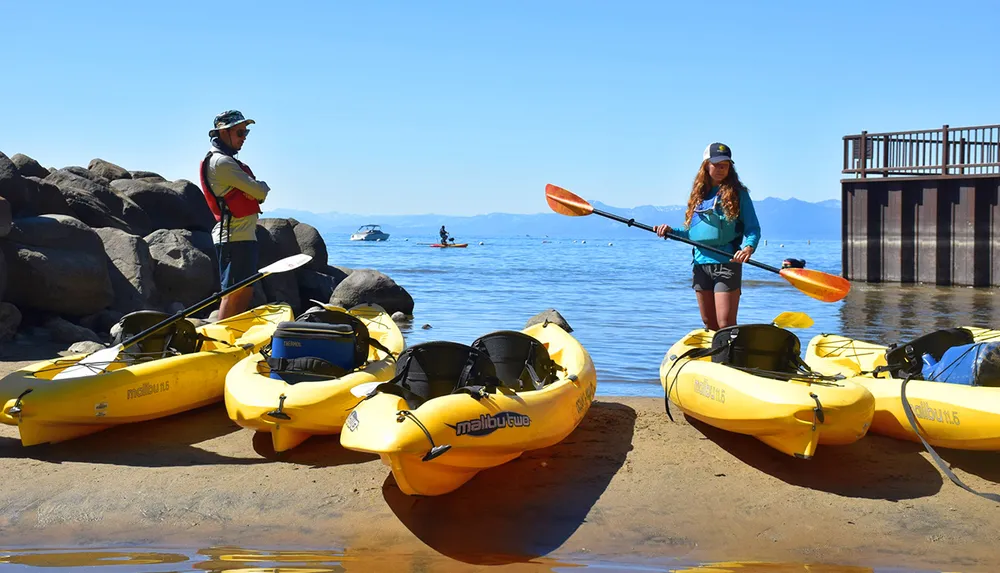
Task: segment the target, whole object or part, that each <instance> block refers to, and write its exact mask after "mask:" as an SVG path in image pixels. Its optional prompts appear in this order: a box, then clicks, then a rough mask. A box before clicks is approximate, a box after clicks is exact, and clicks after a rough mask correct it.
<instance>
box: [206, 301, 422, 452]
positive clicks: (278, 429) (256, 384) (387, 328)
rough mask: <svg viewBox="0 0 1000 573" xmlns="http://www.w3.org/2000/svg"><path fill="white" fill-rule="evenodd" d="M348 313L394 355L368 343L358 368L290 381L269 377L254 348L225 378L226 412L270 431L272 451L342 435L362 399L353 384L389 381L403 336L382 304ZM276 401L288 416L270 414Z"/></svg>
mask: <svg viewBox="0 0 1000 573" xmlns="http://www.w3.org/2000/svg"><path fill="white" fill-rule="evenodd" d="M330 308H332V309H333V310H341V311H343V310H344V309H338V308H334V307H330ZM346 312H348V313H350V314H352V315H354V316H356V317H358V318H359V319H360V320H361V322H363V323H364V324H365V326H366V327H368V333H369V335H370V336H371V337H372V338H373V339H375V340H377V341H379V342H380V343H382V345H383V346H385V347H386V348H388V349H389V350H391V351H392V354H393V356H387V355H386V353H385V352H383V351H381V350H377V349H376V348H374V347H370V348H369V354H368V363H367V364H366V365H365V367H364V368H362V369H360V370H357V371H354V372H351V373H349V374H347V375H345V376H342V377H340V378H334V379H330V380H328V381H321V382H320V381H317V382H299V383H298V384H288V383H287V382H285V381H284V380H276V379H274V378H271V377H270V373H271V369H270V368H269V367H268V365H267V360H265V359H264V357H263V355H262V354H260V353H259V352H258V353H256V354H253V355H251V356H248V357H246V358H244V359H243V360H241V361H240V362H239V363H238V364H237V365H236V366H234V367H233V369H232V370H230V371H229V374H228V375H227V376H226V391H225V398H226V411H227V412H228V413H229V417H230V419H232V420H233V421H234V422H236V423H237V424H239V425H240V426H242V427H244V428H250V429H252V430H255V431H258V432H268V433H270V434H271V442H272V444H273V446H274V451H276V452H283V451H285V450H289V449H291V448H294V447H295V446H297V445H299V444H301V443H302V442H303V441H305V440H306V439H307V438H309V436H314V435H328V434H338V433H340V429H341V428H342V427H343V426H344V422H345V421H346V420H347V415H348V414H349V413H350V411H351V409H352V408H354V406H356V405H357V404H358V402H360V401H361V399H360V398H358V397H356V396H354V395H353V394H351V388H354V387H355V386H357V385H359V384H365V383H369V382H384V381H386V380H390V379H392V377H393V375H394V374H395V371H396V359H395V356H399V353H400V352H402V351H403V347H404V342H403V334H402V333H401V332H400V331H399V328H398V327H397V326H396V323H394V322H393V321H392V318H390V316H389V314H388V313H387V312H386V311H385V310H384V309H383V308H382V307H381V306H378V305H377V304H361V305H358V306H355V307H353V308H351V309H350V310H347V311H346ZM282 396H284V402H283V403H282V400H281V398H282ZM279 404H280V405H281V412H282V413H284V414H285V415H287V416H288V418H289V419H287V420H285V419H281V418H276V417H274V416H271V415H269V412H274V411H275V410H277V408H278V406H279Z"/></svg>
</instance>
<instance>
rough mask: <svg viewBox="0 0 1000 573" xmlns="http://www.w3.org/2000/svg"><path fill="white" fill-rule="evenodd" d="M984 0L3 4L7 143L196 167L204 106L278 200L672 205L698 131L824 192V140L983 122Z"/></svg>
mask: <svg viewBox="0 0 1000 573" xmlns="http://www.w3.org/2000/svg"><path fill="white" fill-rule="evenodd" d="M998 6H1000V3H998V2H995V1H992V0H981V1H975V2H968V1H964V2H963V1H951V2H947V3H946V2H941V1H935V2H930V1H909V0H907V1H881V0H865V1H855V0H849V1H840V0H838V1H836V2H834V1H829V2H801V1H799V2H793V1H787V2H786V1H775V2H765V1H742V2H740V1H737V2H727V1H716V2H684V3H674V2H668V1H666V0H663V1H662V2H661V1H649V2H629V1H624V0H621V1H612V0H607V1H602V2H591V1H577V0H573V1H546V0H533V1H514V0H510V1H503V2H500V1H486V0H465V1H460V2H459V1H456V2H438V1H419V2H416V1H414V2H382V1H377V0H370V1H362V0H357V1H352V2H346V1H344V2H335V1H329V2H291V1H285V2H274V1H269V2H224V3H212V2H188V1H171V2H158V3H155V4H152V3H147V2H136V1H129V2H123V1H116V2H110V1H100V0H96V1H94V2H80V1H64V2H52V1H44V0H32V1H30V2H13V1H9V2H4V3H2V5H0V13H2V17H0V37H3V39H4V45H5V47H6V49H5V50H4V52H5V66H4V71H3V77H4V81H3V83H2V86H0V151H3V152H5V153H6V154H7V155H13V154H14V153H19V152H20V153H25V154H27V155H30V156H32V157H34V158H36V159H37V160H39V162H40V163H42V165H44V166H47V167H63V166H66V165H84V166H86V164H87V163H88V162H89V161H90V159H92V158H94V157H101V158H104V159H107V160H109V161H112V162H114V163H117V164H119V165H122V166H123V167H125V168H127V169H133V170H134V169H143V170H150V171H156V172H159V173H161V174H162V175H164V176H165V177H167V178H169V179H177V178H186V179H190V180H194V181H197V177H198V174H197V164H198V161H199V160H200V159H201V157H202V156H203V155H204V152H205V150H206V148H207V145H208V138H207V131H208V129H209V128H210V127H211V120H212V118H213V117H214V116H215V114H217V113H219V112H220V111H223V110H226V109H230V108H236V109H240V110H242V111H243V112H244V113H245V114H246V115H247V116H248V117H251V118H253V119H255V120H257V124H256V125H254V126H253V127H252V129H251V131H252V133H251V135H250V138H249V140H248V142H247V145H246V147H245V148H244V151H243V152H242V153H241V154H240V157H241V158H242V159H243V160H244V161H246V162H247V163H248V164H249V165H251V166H252V167H253V169H254V171H255V172H256V173H257V175H258V176H259V177H260V178H261V179H264V180H265V181H267V182H268V184H269V185H270V186H271V187H272V189H273V193H272V196H271V197H270V198H269V199H268V201H267V203H265V205H264V207H265V210H268V209H276V208H279V207H284V208H295V209H305V210H309V211H314V212H327V211H340V212H349V213H360V214H403V213H410V214H416V213H441V214H454V215H469V214H478V213H488V212H508V213H536V212H543V211H546V210H547V209H546V206H545V202H544V186H545V184H546V183H549V182H551V183H556V184H558V185H561V186H563V187H566V188H568V189H570V190H572V191H575V192H576V193H578V194H580V195H582V196H584V197H586V198H588V199H597V200H601V201H604V202H606V203H609V204H612V205H616V206H622V207H632V206H636V205H642V204H654V205H668V204H679V203H683V202H684V200H685V198H686V196H687V194H688V192H689V189H690V184H691V180H692V178H693V176H694V173H695V171H696V169H697V166H698V164H699V162H700V161H701V153H702V150H703V149H704V147H705V145H706V144H708V143H709V142H712V141H716V140H718V141H723V142H725V143H728V144H729V145H731V146H732V148H733V152H734V159H735V160H736V164H737V167H738V168H739V170H740V174H741V176H742V178H743V180H744V182H745V183H746V184H747V185H749V187H750V189H751V191H752V193H753V194H754V196H755V197H769V196H773V197H799V198H802V199H805V200H810V201H815V200H822V199H831V198H838V197H839V193H840V191H839V179H840V169H841V161H842V143H841V137H842V136H844V135H847V134H851V133H858V132H860V131H861V130H863V129H865V130H868V131H871V132H875V131H897V130H909V129H925V128H934V127H939V126H941V125H942V124H945V123H948V124H950V125H952V126H969V125H982V124H993V123H1000V111H998V101H1000V100H998V95H997V94H1000V59H998V49H1000V48H998V43H997V22H1000V8H998Z"/></svg>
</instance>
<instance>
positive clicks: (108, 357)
mask: <svg viewBox="0 0 1000 573" xmlns="http://www.w3.org/2000/svg"><path fill="white" fill-rule="evenodd" d="M122 350H123V348H122V345H121V344H117V345H115V346H112V347H110V348H102V349H101V350H98V351H97V352H94V353H92V354H88V355H87V356H84V357H83V358H81V359H80V361H79V362H77V363H76V364H74V365H72V366H70V367H68V368H66V369H65V370H63V371H62V372H60V373H58V374H56V375H55V376H53V377H52V379H53V380H66V379H69V378H83V377H84V376H94V375H97V374H103V373H104V371H105V370H106V369H107V367H108V365H109V364H111V363H112V362H115V361H116V360H118V355H119V354H120V353H121V351H122Z"/></svg>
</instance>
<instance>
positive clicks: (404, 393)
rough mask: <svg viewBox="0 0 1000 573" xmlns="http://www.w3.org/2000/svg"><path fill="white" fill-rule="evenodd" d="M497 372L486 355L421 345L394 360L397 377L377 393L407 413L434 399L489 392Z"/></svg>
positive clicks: (443, 344) (454, 347) (450, 344)
mask: <svg viewBox="0 0 1000 573" xmlns="http://www.w3.org/2000/svg"><path fill="white" fill-rule="evenodd" d="M497 382H498V380H497V376H496V369H495V368H494V366H493V363H492V362H490V358H489V355H487V354H486V352H483V351H481V350H478V349H475V348H472V347H471V346H466V345H464V344H458V343H457V342H447V341H438V342H424V343H423V344H417V345H415V346H411V347H410V348H407V349H406V350H404V351H403V352H402V353H401V354H400V355H399V358H398V359H397V360H396V376H395V377H394V378H393V379H392V380H391V381H389V382H385V383H383V384H379V385H378V386H377V387H376V388H375V389H374V390H373V391H372V393H371V394H369V395H370V396H371V395H374V394H376V393H378V392H386V393H389V394H395V395H397V396H400V397H402V398H403V399H405V400H406V403H407V404H408V405H409V407H410V409H416V408H418V407H420V405H421V404H423V403H424V402H426V401H428V400H432V399H434V398H439V397H441V396H447V395H449V394H455V393H457V392H469V393H472V394H474V395H475V394H476V389H480V388H481V389H489V388H491V387H494V388H495V387H496V385H497Z"/></svg>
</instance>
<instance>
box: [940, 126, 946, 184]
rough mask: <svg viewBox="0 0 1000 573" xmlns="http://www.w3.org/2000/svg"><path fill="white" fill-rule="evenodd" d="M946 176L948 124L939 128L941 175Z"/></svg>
mask: <svg viewBox="0 0 1000 573" xmlns="http://www.w3.org/2000/svg"><path fill="white" fill-rule="evenodd" d="M947 174H948V124H947V123H946V124H944V127H942V128H941V175H947Z"/></svg>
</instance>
